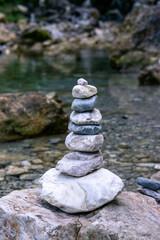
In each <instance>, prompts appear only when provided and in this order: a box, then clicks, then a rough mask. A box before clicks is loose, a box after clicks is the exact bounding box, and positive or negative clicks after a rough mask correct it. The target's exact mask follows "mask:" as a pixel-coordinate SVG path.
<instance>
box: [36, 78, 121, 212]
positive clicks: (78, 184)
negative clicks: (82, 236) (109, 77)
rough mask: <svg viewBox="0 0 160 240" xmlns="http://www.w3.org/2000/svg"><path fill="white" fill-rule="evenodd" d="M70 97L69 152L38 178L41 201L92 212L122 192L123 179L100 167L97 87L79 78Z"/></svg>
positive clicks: (67, 208) (100, 136) (65, 209)
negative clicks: (71, 100)
mask: <svg viewBox="0 0 160 240" xmlns="http://www.w3.org/2000/svg"><path fill="white" fill-rule="evenodd" d="M77 84H78V85H76V86H75V87H74V88H73V90H72V95H73V97H74V98H75V99H74V101H73V103H72V107H71V108H72V110H73V112H72V113H71V115H70V121H71V122H70V123H69V127H68V128H69V130H70V131H71V133H69V134H68V136H67V137H66V141H65V144H66V146H67V148H68V149H69V150H71V151H72V152H70V153H68V154H66V155H65V156H64V157H63V159H62V160H60V161H59V162H58V163H57V166H56V168H52V169H50V170H48V171H47V172H46V173H45V174H44V175H43V176H42V177H41V179H40V183H41V186H42V191H41V198H42V199H44V200H46V201H47V202H49V203H50V204H52V205H54V206H56V207H58V208H60V209H62V210H63V211H65V212H68V213H78V212H87V211H92V210H94V209H96V208H98V207H100V206H102V205H104V204H106V203H108V202H110V201H112V200H113V199H114V198H115V197H116V196H117V195H118V194H119V193H120V192H121V191H122V189H123V186H124V185H123V182H122V180H121V179H120V178H119V177H118V176H117V175H115V174H113V173H112V172H110V171H109V170H107V169H104V168H102V164H103V156H102V153H101V149H102V146H103V142H104V138H103V135H102V134H101V133H100V131H101V126H100V122H101V119H102V116H101V113H100V111H99V110H98V109H96V108H95V104H96V99H97V96H96V94H97V88H96V87H94V86H91V85H88V82H87V81H86V80H84V79H82V78H80V79H79V80H78V81H77Z"/></svg>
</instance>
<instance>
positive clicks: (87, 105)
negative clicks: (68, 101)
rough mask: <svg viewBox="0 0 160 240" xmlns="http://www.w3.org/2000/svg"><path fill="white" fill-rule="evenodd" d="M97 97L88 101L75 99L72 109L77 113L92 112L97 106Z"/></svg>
mask: <svg viewBox="0 0 160 240" xmlns="http://www.w3.org/2000/svg"><path fill="white" fill-rule="evenodd" d="M96 99H97V96H93V97H90V98H87V99H74V101H73V103H72V106H71V109H72V110H73V111H76V112H87V111H92V110H93V108H94V107H95V104H96Z"/></svg>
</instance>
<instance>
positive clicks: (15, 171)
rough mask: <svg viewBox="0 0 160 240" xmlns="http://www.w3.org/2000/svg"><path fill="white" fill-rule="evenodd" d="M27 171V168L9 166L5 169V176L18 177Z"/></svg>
mask: <svg viewBox="0 0 160 240" xmlns="http://www.w3.org/2000/svg"><path fill="white" fill-rule="evenodd" d="M28 171H29V169H28V167H23V168H21V167H16V166H12V165H10V166H9V167H7V169H6V175H12V176H18V175H21V174H23V173H27V172H28Z"/></svg>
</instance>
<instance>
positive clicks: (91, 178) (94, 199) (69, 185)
mask: <svg viewBox="0 0 160 240" xmlns="http://www.w3.org/2000/svg"><path fill="white" fill-rule="evenodd" d="M40 183H41V186H42V190H41V198H42V199H44V200H46V201H47V202H49V203H50V204H52V205H54V206H56V207H58V208H60V209H62V210H63V211H65V212H68V213H78V212H87V211H92V210H94V209H96V208H99V207H100V206H102V205H104V204H106V203H108V202H110V201H112V200H113V199H114V198H115V197H116V196H117V195H118V194H119V193H120V192H121V191H122V189H123V186H124V185H123V182H122V180H121V179H120V178H119V177H118V176H117V175H115V174H114V173H112V172H110V171H109V170H107V169H104V168H101V169H99V170H97V171H94V172H92V173H90V174H88V175H86V176H84V177H80V178H75V177H72V176H67V175H65V174H62V173H60V172H59V171H57V170H56V169H55V168H52V169H50V170H49V171H47V172H46V173H45V174H44V175H43V176H42V177H41V179H40Z"/></svg>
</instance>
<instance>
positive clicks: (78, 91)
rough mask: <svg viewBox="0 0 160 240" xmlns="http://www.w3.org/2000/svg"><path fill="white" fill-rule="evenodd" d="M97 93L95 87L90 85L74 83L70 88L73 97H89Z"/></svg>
mask: <svg viewBox="0 0 160 240" xmlns="http://www.w3.org/2000/svg"><path fill="white" fill-rule="evenodd" d="M96 94H97V88H96V87H94V86H92V85H85V86H82V85H76V86H74V88H73V89H72V96H73V97H74V98H89V97H92V96H94V95H96Z"/></svg>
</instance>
